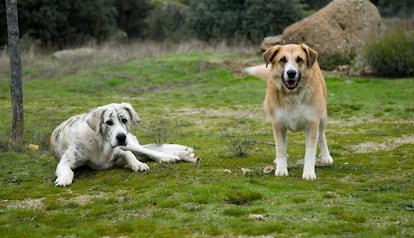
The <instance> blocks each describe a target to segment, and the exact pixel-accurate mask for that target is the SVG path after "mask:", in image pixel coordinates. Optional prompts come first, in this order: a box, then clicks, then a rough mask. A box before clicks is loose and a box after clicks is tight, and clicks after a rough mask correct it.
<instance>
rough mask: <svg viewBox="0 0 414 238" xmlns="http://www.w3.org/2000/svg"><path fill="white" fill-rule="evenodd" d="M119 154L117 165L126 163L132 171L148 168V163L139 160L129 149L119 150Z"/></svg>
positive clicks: (146, 169)
mask: <svg viewBox="0 0 414 238" xmlns="http://www.w3.org/2000/svg"><path fill="white" fill-rule="evenodd" d="M119 156H120V158H119V160H121V161H120V162H119V163H117V165H121V164H125V163H126V164H127V165H128V167H129V168H130V169H132V170H133V171H134V172H138V171H148V170H149V167H148V165H147V164H145V163H142V162H141V161H139V160H138V159H137V158H136V157H135V155H134V154H133V153H132V152H131V151H121V152H120V154H119ZM122 160H124V161H122Z"/></svg>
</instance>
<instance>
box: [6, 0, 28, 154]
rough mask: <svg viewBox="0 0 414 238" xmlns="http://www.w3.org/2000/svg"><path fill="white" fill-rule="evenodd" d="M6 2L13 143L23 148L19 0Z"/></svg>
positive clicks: (7, 0)
mask: <svg viewBox="0 0 414 238" xmlns="http://www.w3.org/2000/svg"><path fill="white" fill-rule="evenodd" d="M5 1H6V16H7V33H8V49H9V57H10V69H11V100H12V107H13V119H12V142H13V143H14V146H18V147H21V146H22V143H23V131H24V124H23V89H22V77H21V71H22V68H21V61H20V45H19V21H18V15H17V0H5Z"/></svg>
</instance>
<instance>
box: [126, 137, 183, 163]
mask: <svg viewBox="0 0 414 238" xmlns="http://www.w3.org/2000/svg"><path fill="white" fill-rule="evenodd" d="M120 148H121V150H124V151H125V150H127V151H131V152H133V153H138V154H143V155H145V156H147V157H148V158H150V159H152V160H155V161H158V162H167V163H174V162H177V161H179V160H180V157H178V156H177V155H169V154H165V153H162V152H157V151H154V150H150V149H147V148H145V147H143V146H142V145H140V144H139V143H138V140H137V139H136V137H135V136H134V135H131V134H128V144H127V145H126V146H120Z"/></svg>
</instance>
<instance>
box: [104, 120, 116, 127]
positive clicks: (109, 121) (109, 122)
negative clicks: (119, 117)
mask: <svg viewBox="0 0 414 238" xmlns="http://www.w3.org/2000/svg"><path fill="white" fill-rule="evenodd" d="M105 124H107V125H108V126H112V125H114V122H113V121H112V120H107V121H106V122H105Z"/></svg>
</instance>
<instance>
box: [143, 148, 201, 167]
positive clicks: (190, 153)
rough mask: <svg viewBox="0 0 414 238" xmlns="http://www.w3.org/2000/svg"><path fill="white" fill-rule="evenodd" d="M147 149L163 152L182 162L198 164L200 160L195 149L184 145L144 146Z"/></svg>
mask: <svg viewBox="0 0 414 238" xmlns="http://www.w3.org/2000/svg"><path fill="white" fill-rule="evenodd" d="M142 146H143V147H144V148H146V149H150V150H154V151H158V152H162V153H165V154H169V155H176V156H178V157H180V160H183V161H187V162H191V163H198V162H200V160H201V159H200V158H199V157H198V156H197V155H196V154H195V153H194V149H193V148H191V147H187V146H184V145H178V144H148V145H142Z"/></svg>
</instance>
